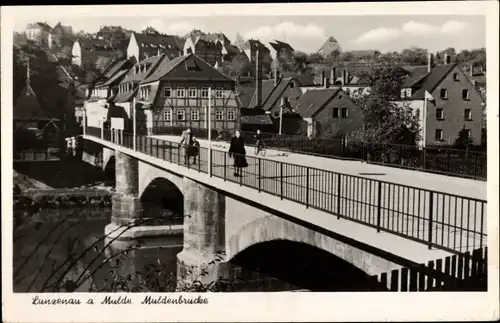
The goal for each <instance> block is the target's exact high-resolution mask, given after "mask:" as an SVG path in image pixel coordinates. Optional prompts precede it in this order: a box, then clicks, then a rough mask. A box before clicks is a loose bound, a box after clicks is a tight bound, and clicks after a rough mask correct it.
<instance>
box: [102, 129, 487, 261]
mask: <svg viewBox="0 0 500 323" xmlns="http://www.w3.org/2000/svg"><path fill="white" fill-rule="evenodd" d="M105 134H106V132H105ZM97 137H98V138H100V136H97ZM104 137H105V138H109V136H106V135H105V136H104ZM123 137H124V140H123V142H124V143H125V142H126V143H130V142H132V140H134V139H133V135H131V134H126V133H125V134H123ZM105 140H108V141H109V139H105ZM135 140H136V150H138V151H140V152H142V153H145V154H147V155H150V156H153V157H156V158H159V159H162V160H165V161H168V162H171V163H175V164H177V165H183V166H185V167H187V168H191V169H194V170H197V171H198V172H203V173H207V174H210V175H211V176H213V177H217V178H220V179H223V180H224V181H230V182H233V183H236V184H239V185H241V186H246V187H249V188H252V189H256V190H258V191H259V192H265V193H268V194H271V195H274V196H278V197H280V198H281V199H286V200H290V201H293V202H297V203H300V204H302V205H305V207H306V208H315V209H318V210H321V211H324V212H327V213H330V214H332V215H335V216H337V217H338V218H344V219H348V220H351V221H355V222H358V223H361V224H364V225H367V226H370V227H373V228H375V229H376V230H377V231H378V232H380V231H386V232H390V233H393V234H396V235H399V236H402V237H405V238H408V239H411V240H414V241H417V242H420V243H424V244H427V245H428V247H429V248H432V247H437V248H441V249H444V250H448V251H451V252H465V251H468V250H471V249H472V248H481V247H483V246H484V245H485V243H486V219H487V216H486V201H485V200H480V199H475V198H469V197H465V196H459V195H454V194H448V193H442V192H437V191H432V190H427V189H422V188H418V187H412V186H406V185H400V184H395V183H390V182H385V181H380V180H376V179H370V178H364V177H359V176H353V175H346V174H340V173H336V172H332V171H328V170H323V169H317V168H313V167H307V166H301V165H295V164H291V163H284V162H280V161H275V160H270V159H264V158H260V157H250V156H246V159H247V162H248V167H246V168H244V169H243V170H242V176H235V175H234V174H235V173H236V172H235V168H234V167H233V165H232V163H231V161H232V159H231V158H230V156H229V153H228V152H226V151H221V150H211V154H212V156H211V157H212V158H211V159H212V163H211V164H209V163H208V160H209V156H208V154H209V151H210V150H208V149H207V148H202V147H200V148H199V153H198V155H197V156H196V157H194V160H195V161H196V163H192V162H190V161H189V160H185V153H184V151H183V147H181V146H180V145H179V144H178V143H175V142H171V141H168V140H163V139H157V138H152V137H147V136H136V138H135ZM122 145H123V144H122ZM125 146H126V147H129V146H130V145H129V144H126V145H125ZM129 148H130V147H129ZM191 160H193V158H191ZM210 167H211V169H209V168H210Z"/></svg>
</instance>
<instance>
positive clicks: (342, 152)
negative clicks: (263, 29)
mask: <svg viewBox="0 0 500 323" xmlns="http://www.w3.org/2000/svg"><path fill="white" fill-rule="evenodd" d="M183 130H185V128H182V127H171V126H169V124H165V123H163V122H157V123H155V127H154V130H153V132H154V134H156V135H180V134H181V133H182V131H183ZM191 131H192V133H193V134H194V135H195V136H196V137H199V138H204V139H205V138H207V137H208V130H207V129H204V128H192V129H191ZM241 134H242V137H243V138H244V140H245V143H246V144H248V145H255V137H254V135H255V133H252V132H245V131H242V132H241ZM219 135H220V136H219ZM231 135H232V133H231V132H230V131H229V130H226V131H221V132H220V133H219V131H217V130H212V139H216V138H219V140H224V141H228V140H229V139H230V138H231ZM261 137H262V139H263V140H264V141H265V143H266V146H267V147H269V148H274V149H278V150H285V151H288V152H292V153H300V154H310V155H317V156H321V157H327V158H342V159H350V160H360V161H366V162H369V163H374V164H380V165H384V166H392V167H398V168H404V169H413V170H419V171H424V172H430V173H438V174H445V175H451V176H458V177H466V178H473V179H480V180H486V175H487V167H486V165H487V154H486V153H485V152H483V151H474V150H459V149H451V148H441V147H419V146H414V145H398V144H367V143H362V142H352V141H348V140H345V139H341V138H339V139H332V138H309V137H305V136H299V135H279V134H272V133H262V134H261Z"/></svg>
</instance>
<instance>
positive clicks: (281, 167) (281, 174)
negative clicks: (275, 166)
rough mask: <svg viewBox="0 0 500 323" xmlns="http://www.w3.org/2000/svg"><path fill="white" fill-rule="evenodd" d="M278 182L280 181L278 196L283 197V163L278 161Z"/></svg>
mask: <svg viewBox="0 0 500 323" xmlns="http://www.w3.org/2000/svg"><path fill="white" fill-rule="evenodd" d="M280 183H281V188H280V197H281V199H283V163H281V162H280Z"/></svg>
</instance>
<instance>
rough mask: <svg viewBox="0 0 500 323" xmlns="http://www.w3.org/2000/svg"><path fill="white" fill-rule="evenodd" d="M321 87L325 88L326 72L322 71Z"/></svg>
mask: <svg viewBox="0 0 500 323" xmlns="http://www.w3.org/2000/svg"><path fill="white" fill-rule="evenodd" d="M321 86H325V71H321Z"/></svg>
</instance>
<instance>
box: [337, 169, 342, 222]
mask: <svg viewBox="0 0 500 323" xmlns="http://www.w3.org/2000/svg"><path fill="white" fill-rule="evenodd" d="M341 178H342V177H341V175H340V174H337V219H340V194H341V192H342V191H341V190H342V187H341V185H342V182H341Z"/></svg>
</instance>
